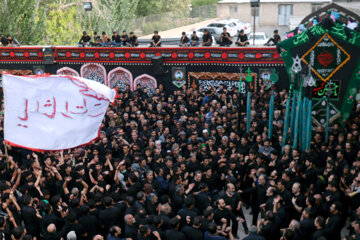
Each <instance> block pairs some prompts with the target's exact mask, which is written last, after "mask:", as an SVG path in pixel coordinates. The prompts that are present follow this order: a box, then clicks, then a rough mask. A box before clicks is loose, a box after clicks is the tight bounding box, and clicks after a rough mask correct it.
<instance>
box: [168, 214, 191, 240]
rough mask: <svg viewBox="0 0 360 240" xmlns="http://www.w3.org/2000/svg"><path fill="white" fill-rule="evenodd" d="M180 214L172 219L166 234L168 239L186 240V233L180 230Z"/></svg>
mask: <svg viewBox="0 0 360 240" xmlns="http://www.w3.org/2000/svg"><path fill="white" fill-rule="evenodd" d="M180 219H181V217H180V216H176V217H173V218H172V219H170V221H169V224H170V229H168V230H166V232H165V235H166V239H177V240H185V239H186V238H185V235H184V233H182V232H180V231H179V226H180Z"/></svg>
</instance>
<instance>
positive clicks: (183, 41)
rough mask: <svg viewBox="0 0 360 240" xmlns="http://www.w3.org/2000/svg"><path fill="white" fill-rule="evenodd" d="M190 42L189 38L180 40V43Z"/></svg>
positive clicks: (185, 37)
mask: <svg viewBox="0 0 360 240" xmlns="http://www.w3.org/2000/svg"><path fill="white" fill-rule="evenodd" d="M189 41H190V40H189V38H188V37H187V36H184V37H181V38H180V43H188V42H189Z"/></svg>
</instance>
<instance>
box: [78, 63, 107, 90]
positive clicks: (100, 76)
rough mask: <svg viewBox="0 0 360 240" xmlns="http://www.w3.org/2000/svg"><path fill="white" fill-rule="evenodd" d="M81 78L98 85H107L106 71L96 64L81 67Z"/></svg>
mask: <svg viewBox="0 0 360 240" xmlns="http://www.w3.org/2000/svg"><path fill="white" fill-rule="evenodd" d="M80 74H81V77H83V78H87V79H91V80H94V81H97V82H99V83H102V84H105V85H108V84H107V78H106V69H105V67H104V66H103V65H101V64H98V63H87V64H84V65H82V66H81V69H80Z"/></svg>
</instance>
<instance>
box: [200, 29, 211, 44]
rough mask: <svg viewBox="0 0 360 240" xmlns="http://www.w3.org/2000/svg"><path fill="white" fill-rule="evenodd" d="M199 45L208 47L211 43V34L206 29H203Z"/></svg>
mask: <svg viewBox="0 0 360 240" xmlns="http://www.w3.org/2000/svg"><path fill="white" fill-rule="evenodd" d="M201 45H202V46H203V47H209V46H211V45H212V36H211V34H210V33H209V32H208V30H207V29H204V35H203V37H202V43H201Z"/></svg>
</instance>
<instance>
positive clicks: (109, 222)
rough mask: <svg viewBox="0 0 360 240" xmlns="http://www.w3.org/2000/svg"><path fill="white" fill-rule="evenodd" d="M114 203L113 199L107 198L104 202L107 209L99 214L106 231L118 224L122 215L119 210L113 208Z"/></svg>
mask: <svg viewBox="0 0 360 240" xmlns="http://www.w3.org/2000/svg"><path fill="white" fill-rule="evenodd" d="M112 201H113V200H112V198H111V197H105V198H104V200H103V203H104V206H105V208H104V209H103V210H100V212H99V219H100V222H101V224H102V225H103V226H104V229H105V231H108V230H109V228H110V227H111V226H113V225H115V224H116V222H117V220H118V218H119V215H120V211H119V209H118V208H115V207H113V206H112Z"/></svg>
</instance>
